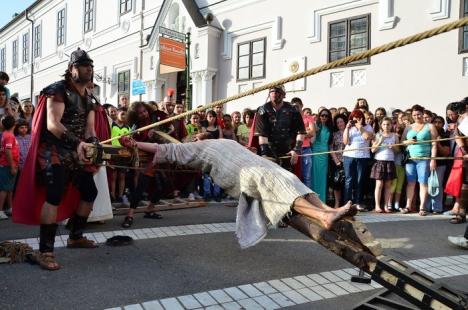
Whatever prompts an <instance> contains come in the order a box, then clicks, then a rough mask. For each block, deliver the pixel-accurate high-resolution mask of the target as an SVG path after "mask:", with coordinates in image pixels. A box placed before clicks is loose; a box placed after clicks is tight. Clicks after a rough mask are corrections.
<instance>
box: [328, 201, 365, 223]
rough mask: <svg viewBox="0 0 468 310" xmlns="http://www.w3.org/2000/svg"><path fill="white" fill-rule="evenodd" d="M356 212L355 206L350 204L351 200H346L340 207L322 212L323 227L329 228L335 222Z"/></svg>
mask: <svg viewBox="0 0 468 310" xmlns="http://www.w3.org/2000/svg"><path fill="white" fill-rule="evenodd" d="M356 213H357V208H356V206H355V205H352V204H351V201H348V203H347V204H345V205H344V206H342V207H341V208H338V209H336V210H334V211H333V212H326V213H325V214H324V219H323V221H322V224H323V227H325V229H327V230H330V229H331V228H332V226H333V224H334V223H335V222H337V221H339V220H341V219H343V218H345V217H348V216H354V215H356Z"/></svg>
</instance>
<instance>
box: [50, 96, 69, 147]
mask: <svg viewBox="0 0 468 310" xmlns="http://www.w3.org/2000/svg"><path fill="white" fill-rule="evenodd" d="M46 110H47V130H49V131H50V132H51V133H52V134H53V135H54V136H56V137H57V138H59V139H61V138H62V135H63V134H64V133H65V132H66V128H65V126H63V124H62V123H61V122H60V120H61V119H62V116H63V112H64V111H65V103H63V102H61V101H56V100H55V97H54V96H52V97H49V98H47V107H46Z"/></svg>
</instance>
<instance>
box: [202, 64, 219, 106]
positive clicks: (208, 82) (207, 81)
mask: <svg viewBox="0 0 468 310" xmlns="http://www.w3.org/2000/svg"><path fill="white" fill-rule="evenodd" d="M200 73H201V74H200V75H201V101H202V104H203V105H205V104H207V103H211V101H213V76H214V75H215V74H216V72H215V71H211V70H204V71H201V72H200Z"/></svg>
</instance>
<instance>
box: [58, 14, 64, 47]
mask: <svg viewBox="0 0 468 310" xmlns="http://www.w3.org/2000/svg"><path fill="white" fill-rule="evenodd" d="M63 44H65V9H61V10H60V11H58V13H57V46H60V45H63Z"/></svg>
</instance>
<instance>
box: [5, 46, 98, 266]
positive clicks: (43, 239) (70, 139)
mask: <svg viewBox="0 0 468 310" xmlns="http://www.w3.org/2000/svg"><path fill="white" fill-rule="evenodd" d="M92 78H93V60H92V59H91V58H90V57H89V56H88V54H87V53H86V52H85V51H84V50H81V49H79V48H78V49H77V50H76V51H74V52H73V53H72V54H71V56H70V61H69V63H68V69H67V70H66V71H65V74H64V80H61V81H58V82H55V83H53V84H51V85H49V86H47V87H46V88H44V89H43V90H42V92H41V97H40V99H39V104H38V109H37V112H36V115H35V117H34V120H33V138H32V142H31V150H30V152H29V154H28V159H27V161H29V164H30V165H29V167H26V166H25V169H24V170H25V171H24V172H23V174H22V175H21V178H20V181H19V185H18V190H17V195H16V197H15V201H14V208H13V219H14V221H15V222H17V223H24V224H37V223H38V222H39V223H40V237H39V252H37V253H35V254H34V255H33V259H34V260H35V261H36V262H37V263H38V264H39V265H40V266H41V267H42V268H43V269H46V270H57V269H59V268H60V265H59V264H58V263H57V262H56V260H55V257H54V241H55V235H56V232H57V222H59V221H61V220H63V219H65V218H70V220H69V222H68V225H67V226H68V228H69V229H70V234H69V238H68V240H67V247H69V248H95V247H96V246H97V245H96V243H95V242H94V241H91V240H88V239H87V238H86V237H84V236H83V229H84V227H85V225H86V221H87V219H88V216H89V214H90V212H91V210H92V207H93V202H94V200H95V199H96V196H97V193H98V190H97V188H96V185H95V182H94V180H93V172H94V170H95V169H94V167H92V166H91V165H90V162H89V160H88V159H87V158H86V154H85V147H86V146H87V145H89V143H97V142H98V141H99V140H98V139H97V138H96V132H95V128H94V119H95V108H96V104H95V103H94V102H93V101H92V100H91V97H90V96H89V95H88V93H87V91H86V86H87V85H88V83H89V82H91V81H92ZM29 157H30V158H29ZM36 172H38V173H37V175H38V179H37V181H36V180H35V173H36ZM25 197H34V199H35V202H33V203H31V201H30V200H29V201H28V199H26V198H25ZM29 199H30V198H29ZM39 204H42V205H39Z"/></svg>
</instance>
